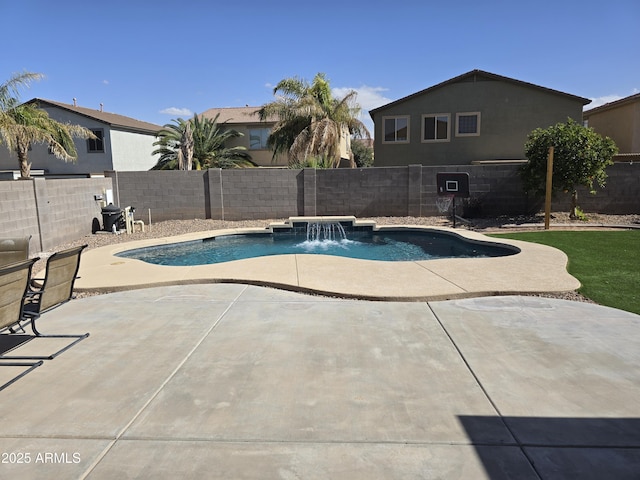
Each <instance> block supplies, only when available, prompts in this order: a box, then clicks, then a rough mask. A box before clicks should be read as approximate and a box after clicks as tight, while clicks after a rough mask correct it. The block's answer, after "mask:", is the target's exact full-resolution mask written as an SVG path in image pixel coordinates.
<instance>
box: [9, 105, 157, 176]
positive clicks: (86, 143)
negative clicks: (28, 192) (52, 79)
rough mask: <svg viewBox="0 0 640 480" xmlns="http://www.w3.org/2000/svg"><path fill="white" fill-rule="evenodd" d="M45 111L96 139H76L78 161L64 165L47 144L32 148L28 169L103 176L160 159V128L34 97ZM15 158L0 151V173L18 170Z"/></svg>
mask: <svg viewBox="0 0 640 480" xmlns="http://www.w3.org/2000/svg"><path fill="white" fill-rule="evenodd" d="M31 102H36V103H38V104H39V106H40V108H42V109H44V110H46V111H47V113H48V114H49V117H51V118H53V119H54V120H57V121H59V122H62V123H65V122H69V123H72V124H76V125H81V126H83V127H86V128H88V129H89V130H91V131H92V132H93V133H94V134H95V135H96V136H97V137H98V138H97V139H95V140H93V139H92V140H82V139H76V140H75V144H76V150H77V152H78V159H77V161H76V162H74V163H72V162H64V161H63V160H59V159H58V158H56V157H55V156H54V155H53V154H50V153H49V152H48V148H47V146H46V145H33V146H32V147H31V150H30V151H29V161H30V162H31V170H32V171H38V170H43V171H44V174H45V175H47V176H55V175H91V174H98V175H100V174H103V173H104V171H105V170H116V171H141V170H149V169H150V168H151V167H153V166H154V165H155V164H156V163H157V161H158V158H159V155H152V154H151V152H153V150H155V148H156V147H154V146H153V142H155V141H156V133H157V132H158V131H159V130H161V129H162V127H161V126H159V125H154V124H153V123H147V122H142V121H140V120H135V119H133V118H130V117H125V116H123V115H117V114H115V113H108V112H104V111H102V110H93V109H91V108H85V107H78V106H77V105H75V99H74V105H70V104H66V103H60V102H54V101H52V100H43V99H41V98H34V99H32V100H29V102H27V103H31ZM17 169H18V157H17V156H16V154H15V153H11V154H10V155H9V152H8V150H7V149H6V148H4V149H0V170H17Z"/></svg>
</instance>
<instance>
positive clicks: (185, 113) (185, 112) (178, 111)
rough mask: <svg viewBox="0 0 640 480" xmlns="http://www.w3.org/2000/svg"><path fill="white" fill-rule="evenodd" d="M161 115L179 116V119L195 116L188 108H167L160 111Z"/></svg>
mask: <svg viewBox="0 0 640 480" xmlns="http://www.w3.org/2000/svg"><path fill="white" fill-rule="evenodd" d="M160 113H164V114H165V115H172V116H178V117H191V116H193V112H192V111H191V110H189V109H188V108H177V107H169V108H165V109H164V110H160Z"/></svg>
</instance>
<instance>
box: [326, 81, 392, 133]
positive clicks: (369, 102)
mask: <svg viewBox="0 0 640 480" xmlns="http://www.w3.org/2000/svg"><path fill="white" fill-rule="evenodd" d="M353 90H355V91H356V93H357V94H358V96H357V97H356V103H357V104H358V105H359V106H360V109H361V111H360V121H361V122H362V123H364V125H365V126H366V127H367V129H368V130H369V133H370V134H371V136H372V137H373V121H372V120H371V117H370V116H369V110H373V109H374V108H378V107H381V106H382V105H385V104H387V103H389V102H391V99H389V98H387V97H385V96H384V95H383V92H386V91H387V90H389V89H388V88H384V87H370V86H368V85H362V86H361V87H355V88H351V87H340V88H332V89H331V93H333V96H334V97H336V98H342V97H344V96H345V95H347V94H348V93H349V92H351V91H353Z"/></svg>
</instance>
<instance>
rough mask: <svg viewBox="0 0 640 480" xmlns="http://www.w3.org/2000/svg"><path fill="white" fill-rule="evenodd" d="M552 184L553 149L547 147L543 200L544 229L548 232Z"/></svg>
mask: <svg viewBox="0 0 640 480" xmlns="http://www.w3.org/2000/svg"><path fill="white" fill-rule="evenodd" d="M552 182H553V147H549V155H548V156H547V188H546V196H545V200H544V229H545V230H549V223H550V220H551V190H552V189H551V187H552Z"/></svg>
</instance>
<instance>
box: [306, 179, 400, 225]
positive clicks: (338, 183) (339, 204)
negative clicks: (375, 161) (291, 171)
mask: <svg viewBox="0 0 640 480" xmlns="http://www.w3.org/2000/svg"><path fill="white" fill-rule="evenodd" d="M408 173H409V171H408V168H407V167H400V168H394V167H381V168H358V169H332V170H317V171H316V212H317V215H355V216H356V217H369V216H405V215H407V208H408Z"/></svg>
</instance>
